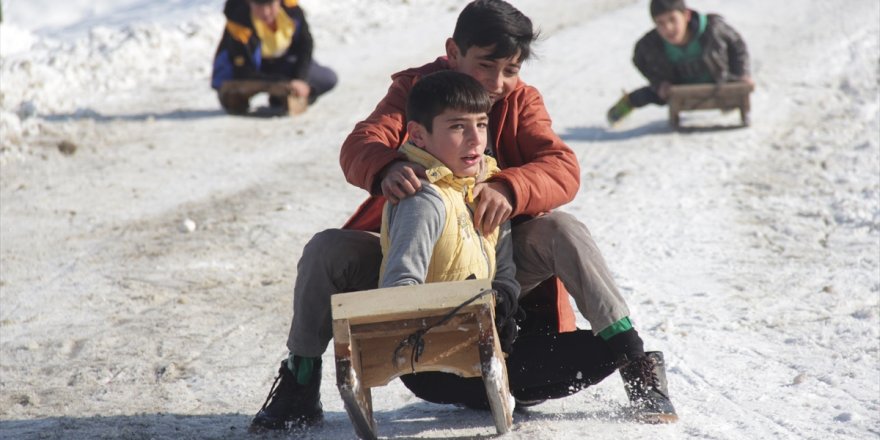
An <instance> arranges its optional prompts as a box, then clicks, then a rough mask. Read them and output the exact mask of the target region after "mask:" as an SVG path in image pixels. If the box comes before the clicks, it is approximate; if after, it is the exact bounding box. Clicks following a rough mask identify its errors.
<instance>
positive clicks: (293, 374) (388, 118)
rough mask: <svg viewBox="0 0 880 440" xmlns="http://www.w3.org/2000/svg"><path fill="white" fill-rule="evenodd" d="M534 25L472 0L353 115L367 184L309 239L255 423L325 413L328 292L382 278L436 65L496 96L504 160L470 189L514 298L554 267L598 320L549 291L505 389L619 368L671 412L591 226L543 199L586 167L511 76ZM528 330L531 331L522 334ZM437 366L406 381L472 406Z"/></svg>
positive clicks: (522, 392)
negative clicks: (494, 234) (421, 85)
mask: <svg viewBox="0 0 880 440" xmlns="http://www.w3.org/2000/svg"><path fill="white" fill-rule="evenodd" d="M536 36H537V35H536V33H535V32H534V30H533V28H532V22H531V20H529V18H528V17H526V16H525V15H523V14H522V13H521V12H520V11H519V10H517V9H516V8H514V7H513V6H511V5H510V4H508V3H507V2H505V1H502V0H476V1H474V2H472V3H470V4H469V5H468V6H466V7H465V8H464V10H463V11H462V12H461V14H460V15H459V18H458V21H457V23H456V26H455V31H454V32H453V36H452V38H450V39H448V40H447V42H446V56H445V57H440V58H438V59H437V60H436V61H434V62H431V63H429V64H426V65H424V66H422V67H419V68H415V69H409V70H405V71H402V72H399V73H397V74H395V75H394V76H393V77H392V78H393V83H392V85H391V87H390V89H389V91H388V94H387V95H386V97H385V98H384V99H383V100H382V101H381V102H380V103H379V104H378V105H377V107H376V109H375V110H374V111H373V113H372V114H371V115H370V116H368V117H367V119H365V120H364V121H362V122H360V123H358V124H357V125H356V126H355V128H354V130H353V131H352V133H351V134H350V135H349V136H348V138H347V139H346V140H345V142H344V144H343V146H342V151H341V154H340V163H341V165H342V169H343V172H344V173H345V176H346V179H347V180H348V181H349V182H350V183H352V184H354V185H357V186H359V187H361V188H363V189H365V190H366V191H368V192H369V193H370V194H371V197H370V199H368V200H367V201H366V202H364V204H362V205H361V207H360V208H359V209H358V211H357V212H356V213H355V215H354V216H353V217H352V218H351V219H350V220H349V222H348V223H347V224H346V226H345V227H344V228H343V229H328V230H325V231H323V232H321V233H319V234H317V235H315V237H313V238H312V240H311V241H310V242H309V243H308V244H307V245H306V247H305V249H304V250H303V255H302V258H301V259H300V261H299V264H298V266H297V270H298V275H297V279H296V284H295V286H294V300H293V302H294V305H293V307H294V315H293V320H292V322H291V328H290V334H289V338H288V344H287V345H288V349H289V350H290V356H289V358H288V359H287V360H285V361H283V362H282V365H281V367H280V368H279V379H278V380H279V382H278V385H277V386H276V387H273V389H272V390H271V391H270V393H269V399H267V403H266V404H265V405H264V406H263V408H262V409H261V410H260V411H259V413H258V414H257V415H256V417H255V418H254V420H253V423H252V425H251V428H252V430H257V431H259V430H264V429H282V428H285V427H287V426H289V425H295V426H304V425H309V424H313V423H316V422H317V421H319V420H321V417H322V414H323V413H322V409H321V404H320V392H319V389H320V377H321V374H320V369H321V355H322V354H323V353H324V352H325V351H326V349H327V345H328V343H329V342H330V339H331V338H332V328H331V314H330V295H333V294H335V293H339V292H352V291H358V290H367V289H373V288H376V287H377V284H378V275H379V267H380V264H381V261H382V252H381V247H380V244H379V237H378V235H377V234H376V233H375V232H376V231H378V230H379V226H380V221H381V212H382V207H383V206H384V204H385V201H386V200H387V201H389V202H391V203H398V202H399V201H400V200H402V199H405V198H406V197H410V196H412V195H413V194H415V193H417V192H418V191H420V190H421V187H422V184H421V180H420V179H421V178H424V177H425V174H424V173H425V169H424V167H422V166H420V165H418V164H415V163H413V162H410V161H408V160H407V158H406V156H404V155H402V154H401V153H400V152H399V151H398V150H397V148H398V147H399V146H400V145H401V144H402V143H403V142H404V140H405V138H406V137H407V135H408V133H407V131H406V120H407V117H406V110H405V108H406V101H407V97H408V96H409V93H410V90H411V89H412V87H413V85H414V84H415V83H416V82H417V81H419V79H421V78H422V77H423V76H425V75H428V74H430V73H432V72H437V71H441V70H454V71H457V72H461V73H465V74H468V75H470V76H471V77H473V78H474V79H476V80H477V81H478V82H479V83H480V84H481V85H482V86H483V88H484V89H486V91H487V92H488V94H489V96H490V98H491V99H492V101H493V106H492V109H491V111H490V112H489V124H488V130H489V131H488V134H489V140H488V149H487V154H489V155H490V156H493V157H494V158H495V160H496V161H497V162H498V165H499V167H500V168H501V171H500V172H499V173H497V174H496V175H494V176H493V177H492V178H491V179H489V180H488V181H486V182H483V183H480V184H478V185H476V187H475V188H474V190H473V193H474V196H475V197H476V198H477V200H478V201H477V204H476V207H475V210H474V223H475V224H476V226H477V228H479V229H480V230H482V231H484V232H485V231H493V230H494V229H495V228H497V227H498V226H499V225H501V224H502V223H504V222H505V221H508V220H511V222H512V224H513V227H512V236H513V248H514V249H513V257H514V263H515V264H516V279H517V281H518V282H519V284H520V285H521V288H522V292H523V293H522V295H521V297H524V298H523V299H522V300H521V301H520V303H522V302H523V301H524V300H525V301H527V300H528V299H529V297H530V296H533V295H538V293H537V291H538V290H539V289H538V287H539V286H540V285H541V284H542V283H544V282H545V281H547V280H552V279H554V277H557V278H558V280H560V281H553V282H552V284H551V287H554V288H555V287H558V288H559V290H558V291H559V292H561V293H562V294H564V292H565V290H568V291H569V292H570V294H571V297H572V298H573V299H574V301H575V303H576V304H577V307H578V310H579V311H580V312H581V314H583V316H584V317H585V318H586V319H587V321H589V323H590V325H591V327H592V331H591V332H592V334H591V333H590V332H585V331H578V332H574V331H573V330H575V329H574V328H573V326H565V325H559V324H566V319H570V318H572V317H571V315H570V311H569V309H568V307H570V306H569V303H568V298H567V297H564V296H554V297H553V298H554V300H555V301H556V302H555V303H554V304H553V305H552V307H553V309H554V310H555V311H560V315H561V316H560V319H559V322H553V323H552V325H549V326H548V325H540V324H542V323H539V324H538V325H528V326H527V328H525V329H523V336H522V337H520V338H519V339H518V340H517V342H515V343H514V347H513V354H512V355H511V358H513V357H514V356H517V353H525V356H524V357H525V358H524V359H522V365H523V369H520V370H519V371H510V381H511V392H512V393H513V394H514V396H517V395H519V396H520V397H519V399H520V404H521V405H523V406H527V405H530V404H534V403H536V402H539V401H541V400H542V399H546V398H557V397H563V396H565V395H568V394H572V393H573V392H577V391H579V390H581V389H583V388H584V387H586V386H589V385H591V384H593V383H596V382H598V381H599V380H601V379H602V378H604V377H605V376H607V375H608V374H610V373H611V372H613V371H614V370H615V369H619V370H620V372H621V376H622V377H623V379H624V386H625V389H626V390H627V393H628V395H629V397H630V401H631V402H632V403H633V405H635V407H636V409H637V411H638V414H639V415H640V416H641V417H642V418H643V419H644V420H646V421H650V422H669V421H674V420H676V419H677V415H676V414H675V409H674V408H673V406H672V403H671V402H670V400H669V397H668V392H667V389H666V381H665V367H664V363H663V357H662V354H661V353H659V352H649V353H646V352H645V351H644V348H643V343H642V340H641V338H640V337H639V335H638V332H637V331H636V330H635V329H634V328H633V325H632V322H631V321H630V319H629V309H628V308H627V306H626V302H625V301H624V299H623V297H622V296H621V295H620V292H619V291H618V289H617V286H616V285H615V283H614V280H613V278H612V277H611V273H610V271H609V270H608V268H607V266H606V264H605V261H604V259H603V258H602V256H601V253H600V252H599V250H598V248H597V246H596V244H595V242H593V240H592V238H591V236H590V233H589V231H588V230H587V228H586V227H585V226H584V225H583V224H582V223H581V222H579V221H578V220H577V219H575V218H574V217H573V216H571V215H569V214H566V213H563V212H559V211H554V212H551V210H553V209H555V208H558V207H560V206H562V205H563V204H565V203H568V202H569V201H571V200H572V199H573V198H574V196H575V195H576V194H577V190H578V187H579V183H580V169H579V166H578V161H577V158H576V157H575V155H574V152H572V150H571V149H570V148H568V146H566V145H565V143H564V142H563V141H562V140H561V139H560V138H559V136H558V135H557V134H556V133H554V132H553V129H552V128H551V121H550V116H549V115H548V114H547V110H546V108H545V107H544V103H543V100H542V98H541V95H540V94H539V93H538V91H537V90H536V89H535V88H534V87H531V86H528V85H526V84H525V83H524V82H522V81H521V80H520V78H519V71H520V68H521V67H522V63H523V62H524V61H525V60H527V59H528V58H529V55H530V45H531V43H532V42H533V41H534V40H535V38H536ZM560 282H561V284H564V285H565V289H562V287H561V284H560ZM545 286H546V284H545ZM555 318H556V317H555V316H554V320H555ZM571 322H572V321H568V323H571ZM564 327H567V328H564ZM560 330H567V331H569V333H559V331H560ZM529 333H530V334H531V335H532V336H534V337H531V338H530V337H526V335H527V334H529ZM549 334H552V335H553V336H550V337H548V336H547V335H549ZM566 335H569V336H571V337H568V336H566ZM551 340H560V341H562V340H564V341H567V342H568V343H570V344H567V345H565V346H564V347H565V349H558V348H560V347H562V346H557V347H555V348H554V346H553V345H552V344H549V343H548V341H551ZM520 341H522V342H520ZM535 341H537V342H535ZM521 348H522V349H521ZM557 349H558V350H557ZM594 353H604V354H601V355H600V358H601V359H609V361H608V363H607V365H605V364H602V363H601V362H599V363H596V359H593V358H592V357H593V354H594ZM529 361H531V363H530V362H529ZM511 362H513V359H510V360H508V365H510V363H511ZM579 362H583V363H584V364H585V368H586V367H590V366H591V365H592V366H594V367H595V366H597V365H598V364H602V365H599V366H600V367H602V368H594V369H592V370H590V371H588V372H587V373H584V374H578V371H577V370H574V369H573V368H574V367H577V366H578V363H579ZM591 363H592V364H591ZM437 375H439V377H442V378H443V379H442V380H444V381H448V383H449V384H451V386H450V387H449V388H448V389H453V387H458V386H460V385H461V384H462V381H467V379H462V378H459V377H457V376H454V375H448V374H444V373H437ZM517 375H519V376H517ZM411 377H412V378H417V379H418V378H427V377H429V376H427V374H426V373H420V374H418V375H412V376H411ZM435 377H437V376H435ZM423 380H424V379H423ZM440 380H441V379H439V378H438V379H436V380H435V381H432V382H431V383H428V384H424V383H421V384H420V383H413V382H409V383H408V382H407V381H406V380H405V381H404V383H405V384H407V386H408V387H410V389H413V391H414V392H415V393H416V394H417V395H419V396H420V397H422V398H425V399H427V400H432V401H443V402H447V403H464V404H466V405H469V406H480V405H479V404H480V402H479V396H478V395H476V394H469V395H470V396H472V397H474V398H475V399H476V400H474V401H465V402H463V401H461V400H460V399H461V398H460V397H458V396H456V394H455V393H448V392H446V390H447V388H444V387H437V386H435V385H436V384H439V383H440V382H439V381H440ZM518 380H522V381H523V382H516V381H518ZM518 384H519V385H518ZM422 385H427V387H423V386H422ZM518 388H519V391H517V389H518ZM456 389H460V388H456ZM525 396H528V397H529V398H528V399H526V398H525ZM482 398H483V399H485V394H483V396H482ZM526 400H528V401H526Z"/></svg>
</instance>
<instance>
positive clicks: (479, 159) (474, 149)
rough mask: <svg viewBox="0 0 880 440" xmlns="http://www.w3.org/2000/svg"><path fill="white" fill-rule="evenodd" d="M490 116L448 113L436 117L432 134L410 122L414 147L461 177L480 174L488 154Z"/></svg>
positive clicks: (457, 111) (453, 111)
mask: <svg viewBox="0 0 880 440" xmlns="http://www.w3.org/2000/svg"><path fill="white" fill-rule="evenodd" d="M488 124H489V116H488V115H487V114H485V113H467V112H463V111H459V110H454V109H446V110H445V111H444V112H443V113H441V114H439V115H437V116H435V117H434V121H433V126H432V130H431V132H430V133H428V129H427V128H426V127H425V126H423V125H421V124H419V123H418V122H410V123H409V126H408V131H409V133H410V137H411V138H412V141H413V143H414V144H415V145H416V146H417V147H419V148H421V149H423V150H425V151H427V152H428V153H431V155H433V156H434V157H436V158H437V159H439V160H440V161H441V162H443V164H444V165H446V166H447V167H448V168H449V169H450V170H452V173H453V174H455V175H456V176H459V177H472V176H476V175H477V174H478V173H479V172H480V168H481V167H482V164H483V153H484V152H485V151H486V139H487V127H488Z"/></svg>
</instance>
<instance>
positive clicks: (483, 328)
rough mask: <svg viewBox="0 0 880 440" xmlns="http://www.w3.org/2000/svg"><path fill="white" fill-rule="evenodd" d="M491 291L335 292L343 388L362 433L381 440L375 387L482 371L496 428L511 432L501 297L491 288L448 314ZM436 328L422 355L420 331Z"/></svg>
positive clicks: (477, 284) (463, 285) (466, 287)
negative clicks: (408, 377)
mask: <svg viewBox="0 0 880 440" xmlns="http://www.w3.org/2000/svg"><path fill="white" fill-rule="evenodd" d="M490 288H491V284H490V282H489V281H488V280H468V281H455V282H448V283H432V284H424V285H418V286H406V287H394V288H387V289H376V290H368V291H363V292H352V293H343V294H337V295H333V296H332V297H331V306H332V314H333V339H334V347H335V351H336V385H337V387H338V388H339V392H340V394H341V395H342V400H343V402H344V404H345V410H346V412H348V416H349V418H350V419H351V421H352V424H353V425H354V428H355V432H356V433H357V435H358V436H359V437H360V438H363V439H376V438H377V436H376V422H375V420H374V419H373V404H372V396H371V388H376V387H381V386H384V385H386V384H388V383H389V382H390V381H391V380H393V379H394V378H396V377H398V376H400V375H403V374H409V373H413V372H415V373H418V372H424V371H443V372H447V373H455V374H458V375H460V376H463V377H481V376H482V378H483V382H484V383H485V385H486V394H487V396H488V397H489V404H490V408H491V410H492V417H493V419H494V423H495V428H496V430H497V431H498V433H499V434H504V433H506V432H507V431H509V430H510V427H511V425H512V424H513V417H512V415H513V414H512V411H513V405H512V402H513V400H512V398H511V396H510V390H509V387H508V383H507V367H506V365H505V362H504V356H503V353H502V351H501V345H500V343H499V340H498V334H497V331H496V329H495V318H494V315H495V297H494V295H493V294H492V293H491V292H488V293H487V294H485V295H483V296H481V297H479V298H477V299H475V300H473V302H471V303H470V304H468V305H466V306H464V307H462V308H461V309H459V310H457V311H455V312H454V313H453V314H451V316H448V315H450V313H451V312H453V310H454V309H455V308H456V307H458V306H459V305H461V304H462V303H464V302H466V301H468V300H470V299H472V298H474V297H475V296H476V295H477V294H479V293H480V292H485V291H487V290H489V289H490ZM444 318H448V319H446V320H445V321H444ZM428 327H431V328H430V329H429V330H428V331H427V332H425V333H424V335H423V336H422V340H423V341H424V345H423V348H424V350H423V351H422V353H421V354H420V356H419V357H418V360H415V358H414V357H413V354H414V353H413V347H414V345H415V344H413V343H412V342H413V341H414V338H413V337H412V335H413V334H414V333H415V332H417V331H419V330H424V329H426V328H428ZM406 341H410V342H411V343H406Z"/></svg>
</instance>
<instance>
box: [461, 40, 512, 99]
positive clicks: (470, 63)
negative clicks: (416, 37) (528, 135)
mask: <svg viewBox="0 0 880 440" xmlns="http://www.w3.org/2000/svg"><path fill="white" fill-rule="evenodd" d="M492 49H494V47H493V46H489V47H477V46H474V47H471V48H470V49H468V51H467V52H466V53H464V54H462V53H461V51H460V50H459V49H458V45H457V44H455V41H454V40H452V39H451V38H450V39H448V40H446V55H447V56H448V58H449V64H450V66H451V67H452V70H455V71H457V72H461V73H465V74H468V75H470V76H471V77H473V78H474V79H476V80H477V81H479V83H480V84H482V85H483V88H484V89H486V91H487V92H489V98H491V99H492V102H498V101H499V100H501V99H504V98H505V97H507V95H509V94H510V92H512V91H513V88H514V87H516V82H517V81H519V70H520V68H521V66H522V63H520V61H519V54H518V53H517V54H516V55H514V56H512V57H510V58H501V59H493V58H489V54H491V53H492Z"/></svg>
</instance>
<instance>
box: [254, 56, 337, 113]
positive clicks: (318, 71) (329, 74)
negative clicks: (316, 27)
mask: <svg viewBox="0 0 880 440" xmlns="http://www.w3.org/2000/svg"><path fill="white" fill-rule="evenodd" d="M293 67H294V65H293V63H291V62H290V61H289V60H288V59H285V58H279V59H274V60H273V59H265V60H263V63H262V65H261V66H260V70H261V71H262V72H264V73H266V74H270V75H278V76H282V77H287V78H289V77H290V76H291V75H290V73H291V72H292V71H293ZM304 81H305V82H307V83H308V84H309V87H311V89H312V90H311V92H310V93H309V104H312V103H314V102H315V100H316V99H318V97H319V96H321V95H323V94H324V93H327V92H329V91H330V89H332V88H333V87H335V86H336V82H337V81H338V78H337V76H336V72H334V71H333V70H331V69H330V68H329V67H324V66H322V65H320V64H318V63H317V61H315V60H312V62H311V64H310V65H309V72H308V74H307V75H306V77H305V78H304Z"/></svg>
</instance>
